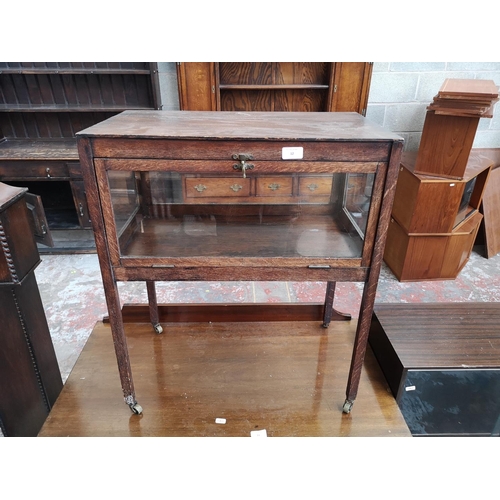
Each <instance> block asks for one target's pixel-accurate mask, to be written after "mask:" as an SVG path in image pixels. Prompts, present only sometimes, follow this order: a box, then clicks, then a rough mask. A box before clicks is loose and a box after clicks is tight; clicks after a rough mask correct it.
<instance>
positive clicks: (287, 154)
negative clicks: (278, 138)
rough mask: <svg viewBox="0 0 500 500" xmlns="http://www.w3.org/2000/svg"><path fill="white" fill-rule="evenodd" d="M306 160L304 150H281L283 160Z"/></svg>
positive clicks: (299, 148) (297, 148) (300, 148)
mask: <svg viewBox="0 0 500 500" xmlns="http://www.w3.org/2000/svg"><path fill="white" fill-rule="evenodd" d="M302 158H304V148H302V147H296V148H281V159H282V160H302Z"/></svg>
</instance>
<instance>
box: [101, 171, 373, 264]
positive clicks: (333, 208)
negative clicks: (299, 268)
mask: <svg viewBox="0 0 500 500" xmlns="http://www.w3.org/2000/svg"><path fill="white" fill-rule="evenodd" d="M373 178H374V174H359V173H356V174H350V173H349V174H346V173H335V174H307V173H297V174H295V173H294V174H269V175H267V174H266V175H259V176H253V177H251V176H247V177H246V178H243V176H242V175H241V174H240V175H235V176H229V175H188V174H180V173H176V172H136V173H133V172H121V171H112V170H111V171H108V180H109V187H110V193H111V205H112V207H113V211H114V217H115V221H116V227H117V233H118V240H119V249H120V254H121V256H122V257H134V258H140V257H219V256H222V257H263V258H269V257H311V258H360V257H361V254H362V249H363V240H364V235H365V231H366V224H367V218H368V212H369V208H370V202H371V191H372V185H373Z"/></svg>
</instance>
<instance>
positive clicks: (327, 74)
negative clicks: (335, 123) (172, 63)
mask: <svg viewBox="0 0 500 500" xmlns="http://www.w3.org/2000/svg"><path fill="white" fill-rule="evenodd" d="M177 64H178V66H177V76H178V87H179V101H180V108H181V109H182V110H191V111H355V112H357V113H360V114H362V115H365V114H366V106H367V102H368V93H369V88H370V80H371V73H372V63H366V62H342V63H340V62H336V63H332V62H303V63H299V62H274V63H269V62H267V63H265V62H202V63H198V62H181V63H177Z"/></svg>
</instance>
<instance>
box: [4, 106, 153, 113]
mask: <svg viewBox="0 0 500 500" xmlns="http://www.w3.org/2000/svg"><path fill="white" fill-rule="evenodd" d="M127 109H139V110H140V109H151V108H149V107H146V106H134V105H127V104H114V105H113V104H102V105H100V106H99V105H96V104H93V105H91V106H86V105H81V104H48V105H47V104H0V112H2V111H3V112H7V113H41V112H42V113H60V112H64V113H68V112H78V113H93V112H99V113H100V112H116V113H119V112H121V111H125V110H127Z"/></svg>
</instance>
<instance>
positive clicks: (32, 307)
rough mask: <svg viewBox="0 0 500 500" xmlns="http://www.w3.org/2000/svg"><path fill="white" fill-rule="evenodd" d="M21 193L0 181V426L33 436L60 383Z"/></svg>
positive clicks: (6, 432) (7, 433) (5, 430)
mask: <svg viewBox="0 0 500 500" xmlns="http://www.w3.org/2000/svg"><path fill="white" fill-rule="evenodd" d="M25 193H26V189H22V188H17V187H12V186H8V185H6V184H3V183H0V317H1V318H2V321H1V325H0V427H1V430H2V433H3V434H4V436H26V437H29V436H36V435H37V433H38V431H39V430H40V428H41V427H42V425H43V422H44V421H45V419H46V417H47V415H48V414H49V412H50V410H51V408H52V406H53V404H54V403H55V401H56V399H57V397H58V395H59V393H60V391H61V389H62V379H61V374H60V371H59V366H58V363H57V359H56V356H55V352H54V347H53V345H52V340H51V337H50V332H49V328H48V325H47V320H46V318H45V312H44V309H43V305H42V301H41V298H40V293H39V291H38V286H37V283H36V279H35V274H34V270H35V268H36V267H37V265H38V264H39V263H40V258H39V254H38V250H37V247H36V243H35V240H34V238H33V234H32V224H31V222H30V214H29V211H28V208H27V206H26V200H25Z"/></svg>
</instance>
